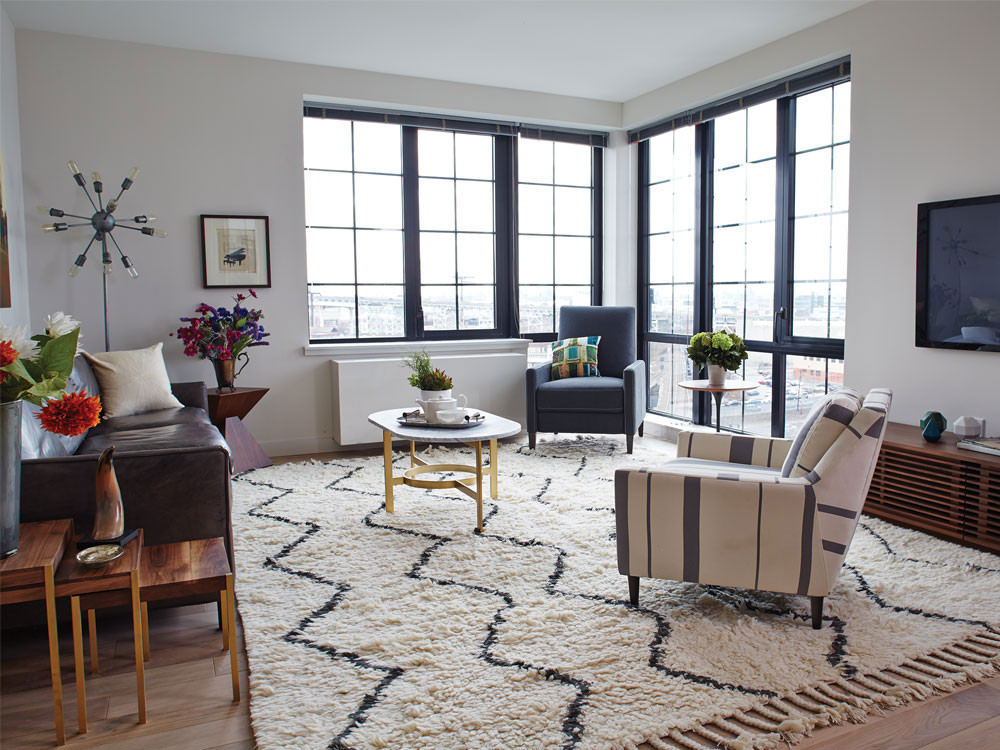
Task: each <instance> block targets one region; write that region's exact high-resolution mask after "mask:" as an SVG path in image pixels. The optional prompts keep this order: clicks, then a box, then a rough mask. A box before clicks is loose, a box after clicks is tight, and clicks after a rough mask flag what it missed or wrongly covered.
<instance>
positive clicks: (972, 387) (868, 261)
mask: <svg viewBox="0 0 1000 750" xmlns="http://www.w3.org/2000/svg"><path fill="white" fill-rule="evenodd" d="M998 34H1000V3H996V2H992V3H990V2H981V3H980V2H971V3H966V2H876V3H871V4H869V5H865V6H862V7H860V8H858V9H856V10H853V11H851V12H849V13H846V14H844V15H842V16H838V17H837V18H834V19H831V20H830V21H826V22H824V23H822V24H819V25H817V26H814V27H812V28H809V29H806V30H805V31H802V32H799V33H798V34H794V35H792V36H789V37H786V38H784V39H781V40H779V41H777V42H774V43H773V44H769V45H767V46H765V47H761V48H760V49H758V50H754V51H753V52H750V53H748V54H746V55H742V56H741V57H738V58H736V59H734V60H730V61H728V62H726V63H723V64H721V65H717V66H715V67H713V68H710V69H707V70H705V71H702V72H701V73H698V74H697V75H694V76H691V77H689V78H686V79H684V80H682V81H679V82H677V83H675V84H673V85H670V86H666V87H664V88H662V89H658V90H657V91H653V92H650V93H649V94H646V95H644V96H641V97H638V98H637V99H633V100H631V101H629V102H626V103H625V107H624V124H625V125H626V126H627V127H636V126H638V125H641V124H644V123H647V122H650V121H652V120H655V119H657V118H661V117H665V116H669V115H672V114H675V113H677V112H680V111H682V110H684V109H687V108H689V107H694V106H697V105H699V104H704V103H706V102H708V101H711V100H713V99H716V98H719V97H721V96H724V95H726V94H731V93H735V92H738V91H742V90H745V89H747V88H749V87H751V86H754V85H756V84H759V83H763V82H765V81H767V80H769V79H773V78H775V77H778V76H779V75H781V74H782V73H786V72H792V71H795V70H802V69H805V68H808V67H810V66H811V65H815V64H818V63H820V62H824V61H828V60H832V59H835V58H837V57H839V56H840V55H842V54H845V53H850V55H851V89H852V102H851V106H852V109H851V131H852V133H851V136H852V137H851V141H852V143H851V178H850V230H849V237H848V245H849V249H848V288H847V334H846V353H845V364H844V366H845V378H846V382H847V383H848V384H849V385H851V386H853V387H855V388H861V389H866V388H870V387H872V386H880V385H885V386H889V387H891V388H892V389H893V390H894V392H895V399H894V401H893V410H892V417H891V418H892V419H893V420H894V421H898V422H905V423H909V424H915V423H916V422H918V421H919V419H920V417H921V416H922V415H923V413H924V412H925V411H927V410H929V409H933V410H936V411H940V412H942V413H943V414H944V415H945V416H946V417H948V419H949V422H953V421H954V420H955V418H956V417H958V416H959V415H963V414H964V415H973V416H985V417H987V420H988V425H987V427H988V430H989V432H990V433H992V434H997V433H998V432H1000V354H996V353H986V352H964V351H946V350H935V349H918V348H917V347H916V346H915V345H914V343H913V341H914V305H915V286H916V264H915V258H916V208H917V204H918V203H924V202H927V201H936V200H944V199H948V198H964V197H968V196H973V195H985V194H992V193H998V192H1000V42H998ZM620 195H621V194H620ZM991 425H992V426H991Z"/></svg>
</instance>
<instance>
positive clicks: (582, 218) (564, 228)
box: [555, 187, 591, 234]
mask: <svg viewBox="0 0 1000 750" xmlns="http://www.w3.org/2000/svg"><path fill="white" fill-rule="evenodd" d="M555 193H556V196H555V197H556V215H555V233H556V234H590V208H591V203H590V198H591V192H590V189H589V188H569V187H557V188H556V189H555Z"/></svg>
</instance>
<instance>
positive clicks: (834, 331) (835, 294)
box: [830, 281, 847, 339]
mask: <svg viewBox="0 0 1000 750" xmlns="http://www.w3.org/2000/svg"><path fill="white" fill-rule="evenodd" d="M846 320H847V282H844V281H834V282H831V284H830V338H834V339H842V338H844V332H845V331H844V329H845V322H846Z"/></svg>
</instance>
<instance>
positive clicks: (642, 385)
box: [622, 359, 646, 435]
mask: <svg viewBox="0 0 1000 750" xmlns="http://www.w3.org/2000/svg"><path fill="white" fill-rule="evenodd" d="M622 379H623V380H624V381H625V434H626V435H634V434H635V431H636V429H638V427H639V425H641V424H642V423H643V421H644V420H645V419H646V363H645V362H644V361H643V360H641V359H637V360H636V361H635V362H633V363H632V364H630V365H629V366H628V367H626V368H625V371H624V372H623V373H622Z"/></svg>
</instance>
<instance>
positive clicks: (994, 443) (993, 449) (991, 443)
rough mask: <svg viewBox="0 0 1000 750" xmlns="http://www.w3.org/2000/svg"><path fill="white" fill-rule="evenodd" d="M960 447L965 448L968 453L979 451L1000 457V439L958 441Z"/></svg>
mask: <svg viewBox="0 0 1000 750" xmlns="http://www.w3.org/2000/svg"><path fill="white" fill-rule="evenodd" d="M958 447H959V448H965V450H967V451H979V452H980V453H989V454H991V455H994V456H1000V437H991V438H965V439H964V440H959V441H958Z"/></svg>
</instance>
